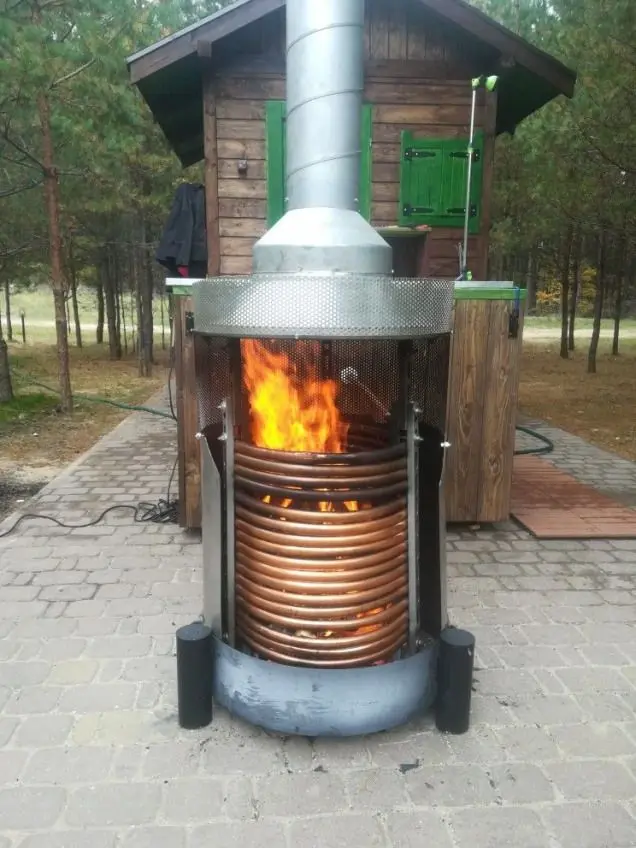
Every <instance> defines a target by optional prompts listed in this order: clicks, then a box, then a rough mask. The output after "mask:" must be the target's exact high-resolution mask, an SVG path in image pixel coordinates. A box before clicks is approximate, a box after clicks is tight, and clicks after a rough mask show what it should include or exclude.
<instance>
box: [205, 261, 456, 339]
mask: <svg viewBox="0 0 636 848" xmlns="http://www.w3.org/2000/svg"><path fill="white" fill-rule="evenodd" d="M192 294H193V299H194V316H195V327H196V331H197V332H198V333H203V334H205V335H210V336H223V337H226V338H250V337H251V338H266V339H268V338H289V337H290V336H291V337H294V338H303V339H312V338H314V339H315V338H319V339H365V338H366V339H373V338H378V339H421V338H427V337H431V336H435V335H439V334H440V333H447V332H450V329H451V312H452V306H453V298H454V283H453V281H452V280H424V279H406V278H395V277H384V276H377V277H376V276H372V275H364V274H360V275H355V274H346V275H337V274H325V275H310V274H299V275H293V274H285V275H283V276H282V277H277V276H276V275H273V274H253V275H252V276H250V277H215V278H213V279H210V280H202V281H201V282H199V283H196V284H195V285H194V286H193V287H192Z"/></svg>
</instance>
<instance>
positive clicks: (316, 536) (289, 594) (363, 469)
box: [234, 427, 408, 668]
mask: <svg viewBox="0 0 636 848" xmlns="http://www.w3.org/2000/svg"><path fill="white" fill-rule="evenodd" d="M369 433H370V438H371V437H372V438H371V441H372V443H373V444H374V445H375V444H382V445H384V446H383V447H380V448H379V449H377V450H370V451H361V452H358V453H347V454H331V455H326V454H301V453H291V452H283V451H272V450H267V449H263V448H258V447H254V446H252V445H247V444H245V443H243V442H238V443H237V444H236V446H235V448H236V452H235V475H234V482H235V500H236V518H235V521H236V524H235V527H236V582H235V598H236V613H237V619H236V620H237V632H238V636H239V639H241V640H242V641H243V643H244V644H245V645H247V646H248V647H249V648H250V649H251V650H253V651H254V652H255V653H256V654H257V655H258V656H261V657H263V658H268V659H273V660H276V661H279V662H284V663H290V664H294V665H307V666H320V667H334V668H337V667H343V668H344V667H353V666H365V665H370V664H372V663H374V662H380V661H389V660H391V659H392V658H393V657H394V656H395V653H396V651H398V650H399V648H400V647H401V646H403V645H404V644H405V642H406V639H407V632H408V600H407V598H408V576H407V567H406V556H407V521H406V497H405V495H406V491H407V468H406V450H405V446H404V444H399V445H394V446H390V447H386V444H387V441H388V439H387V429H386V428H381V427H378V428H375V430H374V431H373V428H369ZM350 435H351V436H353V435H354V434H350ZM348 444H349V446H350V448H351V446H352V444H353V442H352V438H349V441H348ZM265 496H269V497H268V500H269V501H270V502H268V503H265V502H263V498H264V497H265ZM276 498H281V499H284V502H287V504H288V507H287V508H285V507H284V506H282V504H281V505H278V504H276V503H272V502H271V500H272V499H276ZM290 499H291V501H290ZM349 501H358V502H359V503H361V504H362V505H364V507H365V508H362V509H359V510H358V511H355V512H345V511H344V506H341V507H339V509H342V510H343V511H338V512H320V511H319V510H318V508H317V503H318V502H329V503H332V504H335V505H338V504H343V505H344V503H346V502H349ZM337 508H338V507H337Z"/></svg>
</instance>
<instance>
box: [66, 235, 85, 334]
mask: <svg viewBox="0 0 636 848" xmlns="http://www.w3.org/2000/svg"><path fill="white" fill-rule="evenodd" d="M68 264H69V272H70V278H71V302H72V306H73V322H74V324H75V344H76V345H77V347H79V348H81V347H82V327H81V324H80V314H79V303H78V302H77V269H76V267H75V256H74V254H73V242H72V240H69V246H68Z"/></svg>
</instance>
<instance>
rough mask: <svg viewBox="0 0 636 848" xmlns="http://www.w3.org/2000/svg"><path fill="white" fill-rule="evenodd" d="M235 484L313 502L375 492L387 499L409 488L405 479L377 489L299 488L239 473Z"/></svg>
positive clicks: (358, 498)
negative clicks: (257, 481) (263, 481)
mask: <svg viewBox="0 0 636 848" xmlns="http://www.w3.org/2000/svg"><path fill="white" fill-rule="evenodd" d="M234 482H235V484H236V485H237V486H238V485H241V486H242V487H243V488H244V489H247V490H248V491H251V492H255V493H256V494H257V495H258V494H261V495H263V496H265V495H270V496H271V497H274V498H281V499H283V500H284V499H286V498H289V497H290V496H292V497H295V498H299V496H300V498H301V499H302V500H304V501H311V502H312V503H321V502H323V501H332V502H334V503H344V502H345V501H367V500H369V496H370V495H371V494H373V496H374V497H375V498H381V499H383V500H384V499H386V498H390V497H393V496H395V495H403V494H404V493H405V492H406V491H407V489H408V483H407V480H406V479H404V480H403V481H400V482H399V483H393V484H392V485H389V486H382V487H381V488H378V487H376V488H375V489H336V488H328V487H327V485H325V486H324V488H321V489H320V490H317V489H299V488H294V487H290V488H286V487H285V485H284V483H285V481H282V482H283V485H281V486H272V485H271V484H270V483H256V482H255V481H253V480H247V479H245V478H244V477H242V476H241V475H239V474H236V475H235V476H234Z"/></svg>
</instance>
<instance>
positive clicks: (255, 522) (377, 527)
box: [236, 505, 406, 548]
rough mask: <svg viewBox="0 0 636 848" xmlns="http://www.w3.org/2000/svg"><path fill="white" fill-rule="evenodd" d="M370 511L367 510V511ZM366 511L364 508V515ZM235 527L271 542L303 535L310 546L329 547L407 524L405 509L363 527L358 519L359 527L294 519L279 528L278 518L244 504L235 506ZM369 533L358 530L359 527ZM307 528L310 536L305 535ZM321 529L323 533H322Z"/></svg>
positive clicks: (354, 542) (376, 536) (374, 537)
mask: <svg viewBox="0 0 636 848" xmlns="http://www.w3.org/2000/svg"><path fill="white" fill-rule="evenodd" d="M369 511H370V510H369ZM369 511H365V513H364V516H365V518H366V517H367V515H368V512H369ZM236 517H237V527H239V528H244V527H246V526H247V529H248V532H250V533H251V535H253V536H254V537H256V538H260V539H265V540H268V541H270V542H280V543H283V540H285V541H284V544H287V545H293V544H296V543H297V542H298V540H296V539H294V536H302V537H303V539H305V540H306V541H307V543H308V544H309V545H311V546H313V547H317V548H319V547H323V546H325V547H329V546H330V545H332V544H333V543H334V540H335V541H336V542H337V543H339V544H340V545H341V546H349V545H357V544H359V543H361V542H364V541H367V542H370V541H375V540H379V539H381V538H384V537H385V536H386V532H385V531H386V530H391V529H393V530H394V532H395V533H396V534H397V533H401V532H402V530H403V529H404V527H405V526H406V511H405V510H400V511H399V512H396V513H394V514H392V515H388V516H387V517H386V518H379V519H377V520H375V521H365V522H364V526H362V522H360V526H356V525H347V524H344V525H342V524H341V525H335V526H334V525H332V524H325V525H323V526H320V525H317V526H316V525H311V526H310V527H308V526H307V525H306V524H304V525H303V524H300V523H298V522H295V521H285V522H284V527H281V520H280V519H278V520H276V519H271V518H267V517H266V516H262V515H256V514H255V513H253V512H252V513H250V511H249V510H247V509H245V508H244V507H243V506H240V505H237V507H236ZM325 518H326V519H327V520H328V519H329V513H326V514H325ZM363 529H364V530H365V531H368V532H361V531H362V530H363ZM307 531H310V532H311V535H310V536H309V535H306V533H307ZM323 531H324V532H323Z"/></svg>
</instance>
